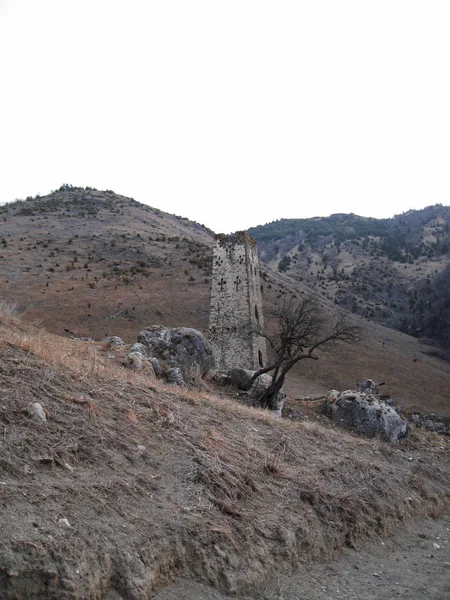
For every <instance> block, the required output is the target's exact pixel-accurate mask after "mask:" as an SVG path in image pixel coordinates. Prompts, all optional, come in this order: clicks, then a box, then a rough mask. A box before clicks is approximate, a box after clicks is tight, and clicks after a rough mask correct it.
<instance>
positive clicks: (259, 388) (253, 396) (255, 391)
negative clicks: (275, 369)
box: [216, 368, 286, 417]
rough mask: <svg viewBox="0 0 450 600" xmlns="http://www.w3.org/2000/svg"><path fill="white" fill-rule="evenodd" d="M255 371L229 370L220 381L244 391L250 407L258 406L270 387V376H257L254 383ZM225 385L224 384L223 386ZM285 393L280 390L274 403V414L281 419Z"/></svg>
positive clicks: (264, 374)
mask: <svg viewBox="0 0 450 600" xmlns="http://www.w3.org/2000/svg"><path fill="white" fill-rule="evenodd" d="M255 373H256V371H250V370H248V369H236V368H235V369H230V370H229V371H227V372H226V373H221V374H220V375H221V379H222V381H224V382H227V383H228V384H231V385H234V387H236V388H237V389H239V390H243V391H246V392H247V394H246V399H247V401H248V403H249V404H250V405H251V406H255V407H257V406H260V404H259V399H260V397H261V394H262V393H263V392H264V391H265V390H266V389H267V388H268V387H269V386H270V385H271V383H272V376H271V375H269V374H268V373H263V374H262V375H259V377H257V378H256V379H255V380H254V381H252V380H253V377H254V375H255ZM216 380H217V379H216ZM225 385H226V384H225ZM285 398H286V393H285V391H284V390H283V389H282V390H280V391H279V392H278V395H277V398H276V400H275V403H274V408H273V409H272V412H274V413H275V414H276V415H277V416H279V417H281V410H282V408H283V404H284V400H285Z"/></svg>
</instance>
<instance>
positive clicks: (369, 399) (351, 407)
mask: <svg viewBox="0 0 450 600" xmlns="http://www.w3.org/2000/svg"><path fill="white" fill-rule="evenodd" d="M324 412H325V414H326V415H327V416H328V417H330V418H331V419H332V420H333V421H335V422H338V423H343V424H345V425H348V426H350V427H353V428H354V429H356V431H358V432H359V433H362V434H364V435H367V436H368V437H374V436H376V435H380V436H381V437H383V438H384V439H386V440H387V441H390V442H395V441H398V440H400V439H402V438H404V437H407V436H408V435H409V431H410V430H409V426H408V423H407V422H406V421H405V419H404V418H403V417H402V416H401V415H399V414H398V412H397V411H396V410H395V409H394V408H392V406H388V405H387V404H385V403H384V402H382V401H381V400H379V399H378V398H376V397H375V396H374V395H373V394H366V393H363V392H357V391H355V390H347V391H345V392H338V391H336V390H331V391H330V392H328V394H327V396H326V397H325V403H324Z"/></svg>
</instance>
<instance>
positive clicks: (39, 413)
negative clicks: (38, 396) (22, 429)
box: [28, 402, 47, 423]
mask: <svg viewBox="0 0 450 600" xmlns="http://www.w3.org/2000/svg"><path fill="white" fill-rule="evenodd" d="M28 412H29V414H30V415H31V416H32V417H33V419H34V420H35V421H36V422H38V423H43V422H44V421H46V420H47V416H46V414H45V411H44V409H43V408H42V405H41V404H39V402H33V403H32V404H30V405H29V406H28Z"/></svg>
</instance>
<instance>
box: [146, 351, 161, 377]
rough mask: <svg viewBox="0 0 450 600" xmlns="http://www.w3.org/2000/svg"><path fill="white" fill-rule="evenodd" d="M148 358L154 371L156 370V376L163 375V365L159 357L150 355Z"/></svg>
mask: <svg viewBox="0 0 450 600" xmlns="http://www.w3.org/2000/svg"><path fill="white" fill-rule="evenodd" d="M147 360H148V362H149V363H150V364H151V365H152V367H153V371H154V372H155V375H156V377H161V372H162V369H161V365H160V364H159V360H158V359H157V358H155V357H154V356H150V357H149V358H148V359H147Z"/></svg>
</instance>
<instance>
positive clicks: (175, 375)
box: [166, 367, 186, 385]
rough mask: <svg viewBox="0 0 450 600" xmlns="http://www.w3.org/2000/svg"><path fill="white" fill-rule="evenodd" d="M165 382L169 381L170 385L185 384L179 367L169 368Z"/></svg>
mask: <svg viewBox="0 0 450 600" xmlns="http://www.w3.org/2000/svg"><path fill="white" fill-rule="evenodd" d="M166 383H171V384H172V385H186V384H185V382H184V379H183V373H182V372H181V369H180V367H174V368H173V369H169V371H168V372H167V376H166Z"/></svg>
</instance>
